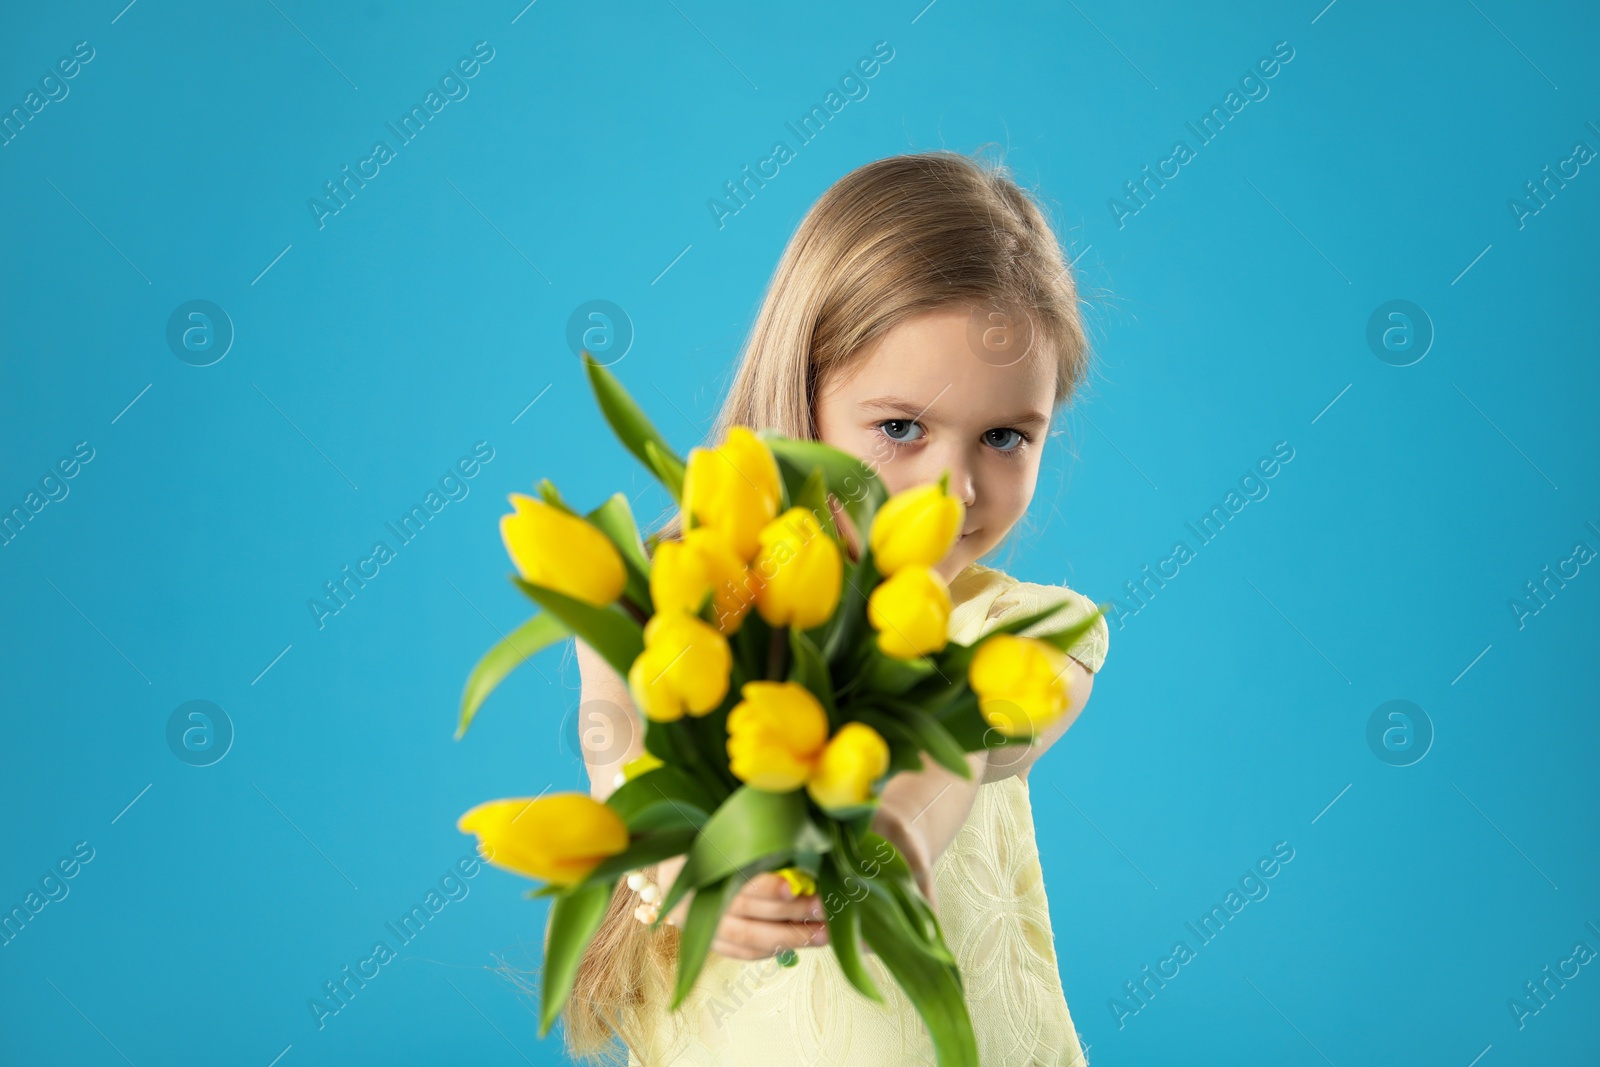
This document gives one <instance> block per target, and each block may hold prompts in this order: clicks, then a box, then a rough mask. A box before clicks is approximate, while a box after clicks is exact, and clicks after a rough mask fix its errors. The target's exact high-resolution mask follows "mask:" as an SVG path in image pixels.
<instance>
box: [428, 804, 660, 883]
mask: <svg viewBox="0 0 1600 1067" xmlns="http://www.w3.org/2000/svg"><path fill="white" fill-rule="evenodd" d="M456 827H457V829H459V830H460V831H461V832H462V833H464V834H477V835H478V844H479V850H480V852H481V854H482V855H483V857H484V859H486V860H487V861H488V862H490V863H492V864H494V865H495V866H497V867H503V868H505V869H506V870H508V871H514V872H515V873H517V874H520V875H523V876H524V877H527V878H537V879H539V880H540V881H544V882H549V883H551V884H553V885H572V884H574V883H577V882H581V881H583V879H585V878H586V877H588V875H589V872H591V871H593V870H594V869H595V868H596V867H598V866H599V865H600V864H601V863H602V862H603V861H605V860H606V859H608V858H609V857H611V856H615V855H618V854H619V853H622V852H625V851H627V848H628V844H629V837H628V824H627V823H625V822H623V821H622V816H620V815H618V814H617V813H616V812H615V811H614V810H613V809H612V808H610V807H609V806H607V805H605V804H602V803H600V802H599V801H598V800H595V799H593V798H592V797H590V796H587V795H586V794H583V793H552V794H550V795H548V796H543V797H511V798H508V799H505V800H490V801H487V802H485V803H483V804H479V805H478V806H477V807H475V808H473V809H472V810H470V811H468V812H467V813H466V814H464V815H462V816H461V818H460V819H459V820H457V822H456Z"/></svg>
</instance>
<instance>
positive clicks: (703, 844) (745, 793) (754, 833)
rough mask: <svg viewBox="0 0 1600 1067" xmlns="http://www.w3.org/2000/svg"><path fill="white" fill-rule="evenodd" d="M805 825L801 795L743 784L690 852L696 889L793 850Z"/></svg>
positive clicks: (709, 824)
mask: <svg viewBox="0 0 1600 1067" xmlns="http://www.w3.org/2000/svg"><path fill="white" fill-rule="evenodd" d="M807 821H808V820H807V818H806V802H805V794H804V792H803V791H801V790H798V789H797V790H794V791H792V792H788V793H769V792H767V791H766V790H764V789H756V788H755V787H753V786H748V785H746V786H740V787H739V789H738V790H737V791H736V792H735V793H734V794H733V795H732V796H730V797H729V798H728V799H727V800H726V801H724V802H723V804H722V807H720V808H718V809H717V810H716V812H715V814H713V815H712V816H711V818H710V820H709V821H707V823H706V824H705V826H703V827H702V828H701V830H700V836H699V838H698V839H697V840H696V841H695V843H694V848H693V849H692V850H690V853H689V855H690V859H691V860H692V861H693V862H694V864H695V870H696V873H697V875H698V876H699V881H698V883H697V888H698V886H700V885H705V884H707V883H708V882H712V881H715V880H716V879H718V878H722V877H724V876H725V875H729V874H732V873H733V872H734V871H737V870H739V869H740V868H741V867H744V866H746V865H748V864H750V863H753V862H754V861H756V860H758V859H761V858H762V857H764V856H770V855H772V854H774V853H784V854H787V853H789V852H792V851H793V850H794V848H795V843H796V841H797V840H798V839H799V838H800V836H801V831H802V829H803V828H804V827H805V825H806V823H807Z"/></svg>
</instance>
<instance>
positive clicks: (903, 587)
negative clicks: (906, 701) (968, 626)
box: [867, 563, 951, 659]
mask: <svg viewBox="0 0 1600 1067" xmlns="http://www.w3.org/2000/svg"><path fill="white" fill-rule="evenodd" d="M950 611H951V605H950V590H949V589H948V588H947V587H946V586H945V583H944V579H943V578H941V577H939V575H938V574H936V573H935V572H934V570H933V568H931V567H927V566H924V565H923V564H920V563H911V564H907V565H906V566H904V567H901V568H900V569H899V570H897V571H895V572H894V574H893V575H892V576H890V577H889V578H888V579H887V580H885V581H883V582H880V583H878V587H877V588H876V589H874V590H873V591H872V595H871V596H869V597H868V598H867V621H869V622H870V623H872V628H873V629H875V630H877V631H878V648H879V649H880V650H881V651H882V652H883V654H884V655H885V656H892V657H894V658H895V659H916V658H917V657H918V656H923V655H926V654H927V653H929V652H937V651H939V650H940V649H941V648H943V647H944V646H945V645H946V643H948V641H949V639H950Z"/></svg>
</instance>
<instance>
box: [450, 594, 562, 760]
mask: <svg viewBox="0 0 1600 1067" xmlns="http://www.w3.org/2000/svg"><path fill="white" fill-rule="evenodd" d="M571 636H572V630H571V629H569V628H568V627H567V625H566V624H565V623H563V622H562V621H561V620H560V619H558V618H556V617H555V616H554V615H552V614H550V613H549V612H540V613H539V614H538V615H535V616H534V617H533V618H531V619H529V620H528V621H527V622H525V623H523V624H522V625H521V626H519V627H517V628H516V629H515V630H512V631H511V633H509V634H507V635H506V636H505V637H503V638H501V639H500V640H499V641H498V642H496V643H495V645H494V647H493V648H491V649H489V651H488V652H486V653H484V655H483V658H482V659H480V660H479V661H478V664H477V666H475V667H473V668H472V673H471V674H469V675H467V685H466V688H465V689H464V690H463V691H462V693H461V721H460V722H459V723H457V724H456V740H458V741H459V740H460V739H461V738H462V737H464V736H465V735H466V732H467V727H468V726H471V725H472V717H473V716H474V715H476V714H477V713H478V708H479V707H480V706H482V704H483V702H484V700H486V699H487V698H488V696H489V694H490V693H492V692H494V690H495V687H496V686H498V685H499V684H500V683H501V682H503V681H504V680H505V678H506V675H508V674H510V673H511V672H512V671H514V670H516V669H517V668H518V667H519V666H521V665H522V663H523V661H525V660H526V659H527V658H528V657H529V656H531V655H533V654H534V653H535V652H538V651H539V650H541V649H544V648H548V647H549V646H550V645H553V644H555V643H556V642H557V641H560V640H562V639H563V638H566V637H571Z"/></svg>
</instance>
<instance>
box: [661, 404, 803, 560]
mask: <svg viewBox="0 0 1600 1067" xmlns="http://www.w3.org/2000/svg"><path fill="white" fill-rule="evenodd" d="M782 492H783V490H782V481H781V479H780V476H779V474H778V461H777V460H776V459H774V458H773V455H772V451H771V449H769V448H767V446H766V443H765V442H764V441H762V440H761V439H760V438H759V437H757V436H756V435H755V434H754V433H753V432H751V430H750V429H749V428H748V427H745V426H733V427H730V428H729V429H728V435H727V437H726V439H725V440H724V441H723V443H722V444H721V445H718V446H717V447H715V448H694V449H690V450H689V459H688V462H687V463H686V464H685V466H684V475H683V502H682V503H683V510H684V511H685V512H687V513H688V514H690V515H692V516H694V520H695V522H697V523H699V524H701V525H703V526H711V527H715V528H716V529H719V530H721V531H723V532H724V533H726V534H727V535H728V540H729V542H730V543H731V544H732V546H733V550H734V551H735V552H737V553H738V554H739V558H740V559H742V560H749V559H751V558H752V557H753V556H754V555H755V554H756V549H757V547H758V535H759V534H760V533H761V528H762V527H763V526H765V525H766V524H767V523H769V522H771V521H772V519H773V517H774V516H775V515H777V513H778V506H779V504H780V503H782V500H783V497H782Z"/></svg>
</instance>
